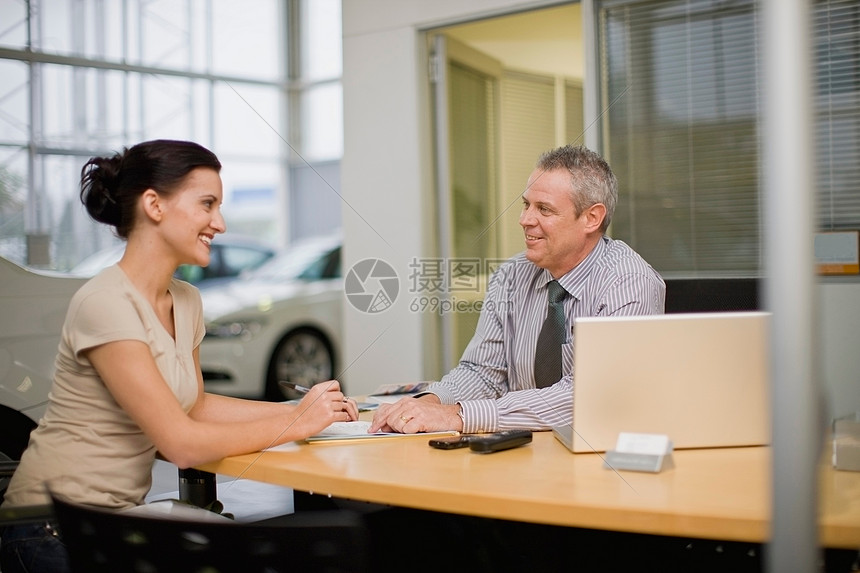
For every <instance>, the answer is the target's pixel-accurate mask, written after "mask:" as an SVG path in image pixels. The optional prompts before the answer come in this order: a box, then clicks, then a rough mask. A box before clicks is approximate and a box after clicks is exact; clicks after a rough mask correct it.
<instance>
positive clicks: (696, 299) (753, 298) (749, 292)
mask: <svg viewBox="0 0 860 573" xmlns="http://www.w3.org/2000/svg"><path fill="white" fill-rule="evenodd" d="M761 288H762V285H761V280H760V279H757V278H710V279H666V314H672V313H684V312H730V311H750V310H760V309H761V307H762V303H761V300H760V299H761V295H760V292H759V291H760V290H761Z"/></svg>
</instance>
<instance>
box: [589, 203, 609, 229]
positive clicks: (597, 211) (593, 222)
mask: <svg viewBox="0 0 860 573" xmlns="http://www.w3.org/2000/svg"><path fill="white" fill-rule="evenodd" d="M605 217H606V205H604V204H603V203H595V204H594V205H592V206H591V207H589V208H588V209H586V210H585V230H586V232H588V233H595V232H599V231H600V226H601V225H602V224H603V219H604V218H605Z"/></svg>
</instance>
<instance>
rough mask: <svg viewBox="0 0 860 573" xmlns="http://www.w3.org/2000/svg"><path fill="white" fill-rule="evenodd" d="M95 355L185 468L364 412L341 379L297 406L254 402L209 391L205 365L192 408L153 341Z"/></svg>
mask: <svg viewBox="0 0 860 573" xmlns="http://www.w3.org/2000/svg"><path fill="white" fill-rule="evenodd" d="M87 358H88V359H89V360H90V362H91V363H92V365H93V367H94V368H95V369H96V371H97V372H98V373H99V376H100V377H101V378H102V380H103V381H104V383H105V385H106V386H107V387H108V389H109V390H110V392H111V394H112V395H113V397H114V399H115V400H116V401H117V403H119V405H120V407H121V408H123V410H124V411H125V412H126V413H127V414H128V415H129V416H130V417H131V418H132V419H133V420H134V421H135V422H136V423H137V424H138V425H139V426H140V428H141V430H142V431H143V432H144V433H145V434H146V435H147V436H148V437H149V438H150V439H151V440H152V442H153V443H154V444H155V447H156V448H157V449H158V450H159V452H161V455H163V456H164V457H165V458H166V459H167V460H169V461H171V462H173V463H174V464H176V465H177V466H179V467H180V468H186V467H190V466H194V465H197V464H200V463H205V462H210V461H213V460H218V459H221V458H223V457H225V456H230V455H236V454H243V453H248V452H254V451H259V450H261V449H264V448H267V447H270V446H273V445H278V444H282V443H284V442H288V441H292V440H297V439H303V438H306V437H307V436H310V435H312V434H315V433H317V432H319V431H320V430H322V429H323V428H325V427H326V426H328V425H329V424H331V423H333V422H343V421H347V420H355V419H357V417H358V412H357V410H356V406H355V402H353V401H349V402H345V401H344V396H343V393H342V392H341V391H340V386H339V384H337V382H333V383H332V384H331V385H327V384H317V385H316V386H314V387H313V388H311V391H310V392H308V394H307V395H306V396H305V398H304V399H303V400H302V402H301V403H300V404H299V405H297V406H290V405H287V404H278V403H272V402H254V401H251V400H239V399H231V398H226V397H218V396H213V395H207V394H205V393H204V392H203V391H202V387H203V383H202V377H201V375H200V370H199V366H198V368H197V372H198V375H197V378H198V388H199V394H200V396H201V397H202V398H198V404H195V406H194V408H192V410H191V412H190V413H188V414H186V413H185V412H184V411H183V410H182V407H181V406H180V404H179V402H178V401H177V399H176V397H175V396H174V395H173V393H172V392H171V390H170V388H169V387H168V386H167V383H166V382H165V381H164V378H163V377H162V376H161V373H160V372H159V370H158V367H157V366H156V364H155V360H154V359H153V357H152V354H151V351H150V349H149V347H148V346H147V345H146V344H145V343H143V342H141V341H137V340H122V341H117V342H110V343H107V344H103V345H101V346H96V347H94V348H92V349H91V350H89V351H87ZM195 360H196V354H195Z"/></svg>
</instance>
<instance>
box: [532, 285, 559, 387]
mask: <svg viewBox="0 0 860 573" xmlns="http://www.w3.org/2000/svg"><path fill="white" fill-rule="evenodd" d="M547 293H548V294H547V299H548V301H549V310H548V311H547V315H546V320H545V321H544V323H543V326H542V327H541V329H540V334H539V335H538V340H537V348H536V350H535V386H537V387H538V388H546V387H547V386H552V385H553V384H555V383H556V382H558V381H559V380H561V345H562V344H564V339H565V332H564V303H563V302H562V301H563V300H564V297H565V295H566V294H567V291H565V290H564V287H562V286H561V285H560V284H558V281H550V282H549V283H547Z"/></svg>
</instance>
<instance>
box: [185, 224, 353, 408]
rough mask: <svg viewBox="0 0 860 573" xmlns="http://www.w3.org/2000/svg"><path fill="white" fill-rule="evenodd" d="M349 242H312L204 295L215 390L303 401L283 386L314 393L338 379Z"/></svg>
mask: <svg viewBox="0 0 860 573" xmlns="http://www.w3.org/2000/svg"><path fill="white" fill-rule="evenodd" d="M341 242H342V241H341V237H340V236H331V237H323V238H315V239H310V240H307V241H304V242H302V243H299V244H296V245H295V246H294V247H292V248H290V249H288V250H287V251H285V252H282V253H280V254H279V255H277V256H276V257H274V258H272V259H271V260H269V261H267V262H266V263H265V264H263V265H262V266H261V267H259V268H258V269H255V270H253V271H250V272H247V273H243V274H242V275H241V276H240V277H239V279H238V280H235V281H233V282H231V283H230V284H228V285H224V286H216V287H212V288H209V289H206V290H204V291H201V295H202V296H203V313H204V316H205V317H206V337H205V338H204V340H203V343H202V344H201V345H200V365H201V368H202V370H203V381H204V382H205V384H206V390H207V391H210V392H216V393H219V394H225V395H230V396H239V397H246V398H265V399H268V400H276V401H279V400H285V399H290V398H297V397H298V395H296V394H294V391H292V390H287V389H284V388H282V387H281V386H280V384H279V382H281V381H284V382H293V383H296V384H300V385H302V386H306V387H310V386H312V385H314V384H316V383H318V382H322V381H325V380H330V379H332V378H337V377H338V374H339V372H338V371H337V368H338V366H339V358H338V356H339V353H340V350H341V324H342V309H341V305H342V302H343V296H344V290H343V278H342V275H341V267H340V251H341Z"/></svg>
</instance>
